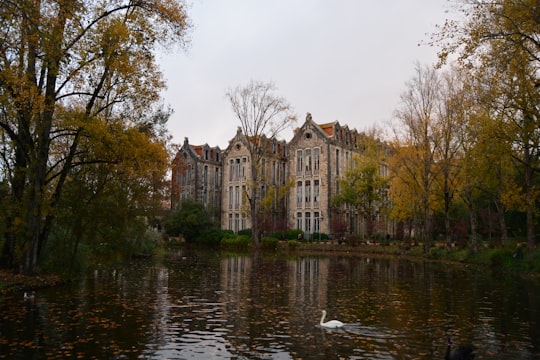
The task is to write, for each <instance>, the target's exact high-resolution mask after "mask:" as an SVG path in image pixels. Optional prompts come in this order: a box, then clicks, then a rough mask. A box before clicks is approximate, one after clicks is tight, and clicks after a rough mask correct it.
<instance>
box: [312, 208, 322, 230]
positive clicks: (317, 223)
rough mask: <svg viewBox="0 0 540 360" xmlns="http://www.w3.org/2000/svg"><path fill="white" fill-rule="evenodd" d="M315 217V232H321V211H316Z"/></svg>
mask: <svg viewBox="0 0 540 360" xmlns="http://www.w3.org/2000/svg"><path fill="white" fill-rule="evenodd" d="M313 217H314V220H315V222H314V224H313V232H318V233H320V232H321V218H320V215H319V212H314V213H313Z"/></svg>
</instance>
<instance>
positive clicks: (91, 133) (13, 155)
mask: <svg viewBox="0 0 540 360" xmlns="http://www.w3.org/2000/svg"><path fill="white" fill-rule="evenodd" d="M0 19H1V22H0V23H1V25H0V36H1V37H2V43H1V44H0V136H1V137H2V148H1V149H0V171H1V172H0V175H1V181H2V182H3V183H4V184H6V185H5V187H6V188H7V192H8V194H7V196H6V197H5V200H4V201H6V204H7V205H3V206H5V207H6V208H7V211H6V213H5V214H4V218H3V219H2V220H3V222H4V223H5V230H4V234H3V238H4V239H3V240H4V241H3V248H2V261H1V263H2V265H3V266H8V267H12V268H14V269H17V270H19V271H22V272H25V273H33V272H35V271H36V268H37V264H38V260H39V258H40V255H41V254H42V252H43V249H44V247H45V245H46V243H47V240H48V238H49V235H50V233H51V230H52V227H53V224H54V220H55V218H56V215H57V210H58V205H59V204H60V202H61V201H62V200H63V197H64V191H65V189H66V187H67V186H68V184H69V183H70V182H72V181H74V179H75V178H77V176H82V177H79V180H82V181H85V182H88V185H92V184H94V185H97V184H99V181H97V180H96V176H97V177H99V176H100V175H99V174H100V171H99V170H98V169H99V168H100V165H102V166H108V169H107V171H106V175H104V176H107V177H109V178H121V177H122V176H123V177H125V178H124V179H125V180H126V179H127V180H129V181H133V182H134V183H137V182H140V181H141V177H140V175H141V173H142V172H145V175H144V176H143V177H144V178H145V179H147V180H149V179H152V178H153V179H154V180H155V179H156V177H155V176H154V177H152V176H150V177H148V176H147V175H148V174H154V175H156V176H162V175H163V173H164V172H163V169H164V164H166V161H165V159H164V157H163V153H162V149H164V146H165V144H164V142H165V141H166V138H165V137H163V132H160V127H161V126H162V125H163V120H165V121H166V119H167V117H168V116H165V117H163V116H159V114H160V112H161V113H163V112H162V111H161V110H160V109H159V106H158V104H159V99H160V95H159V93H160V91H161V89H162V88H163V87H164V85H165V84H164V81H163V79H162V76H161V73H160V72H159V69H158V68H157V65H156V62H155V55H154V50H155V49H156V48H157V47H158V46H168V45H172V44H180V45H185V41H186V39H187V30H188V29H189V22H188V17H187V13H186V6H185V4H184V3H183V2H181V1H180V0H178V1H176V0H155V1H148V0H135V1H126V0H107V1H80V0H67V1H39V0H23V1H9V0H8V1H5V0H3V1H2V6H1V7H0ZM155 151H157V152H159V153H160V154H159V155H158V156H155V157H154V156H147V155H148V154H149V153H152V152H154V155H156V153H155ZM83 168H86V170H83ZM90 169H91V170H90ZM94 170H95V171H96V172H94ZM85 172H86V173H85ZM101 180H104V179H103V178H102V179H101Z"/></svg>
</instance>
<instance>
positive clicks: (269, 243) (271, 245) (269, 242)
mask: <svg viewBox="0 0 540 360" xmlns="http://www.w3.org/2000/svg"><path fill="white" fill-rule="evenodd" d="M278 246H279V240H278V239H276V238H273V237H267V236H265V237H263V238H262V239H261V248H262V249H265V250H276V249H277V248H278Z"/></svg>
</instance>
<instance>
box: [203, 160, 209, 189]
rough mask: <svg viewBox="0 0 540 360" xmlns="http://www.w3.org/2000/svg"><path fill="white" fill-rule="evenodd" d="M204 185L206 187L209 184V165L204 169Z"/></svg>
mask: <svg viewBox="0 0 540 360" xmlns="http://www.w3.org/2000/svg"><path fill="white" fill-rule="evenodd" d="M203 185H204V187H207V186H208V165H204V169H203Z"/></svg>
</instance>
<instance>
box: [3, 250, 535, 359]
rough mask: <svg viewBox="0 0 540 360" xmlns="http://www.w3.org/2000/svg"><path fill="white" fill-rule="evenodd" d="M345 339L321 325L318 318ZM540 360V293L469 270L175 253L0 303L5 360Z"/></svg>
mask: <svg viewBox="0 0 540 360" xmlns="http://www.w3.org/2000/svg"><path fill="white" fill-rule="evenodd" d="M323 309H325V310H326V311H327V312H328V319H339V320H340V321H342V322H344V323H345V326H344V327H342V328H339V329H336V330H329V329H324V328H321V327H320V326H319V325H318V324H319V321H320V317H321V310H323ZM449 337H450V338H451V339H452V342H453V344H454V346H458V345H460V344H463V343H466V342H467V343H472V344H473V345H474V347H475V348H476V350H475V351H476V358H475V359H539V358H540V286H539V285H538V284H535V283H533V282H529V281H527V280H523V279H515V278H506V277H504V276H500V275H497V274H491V273H488V274H486V273H485V272H480V271H479V270H478V269H474V268H466V267H465V266H456V265H452V266H451V265H445V264H439V263H429V262H419V261H409V260H405V259H399V258H393V259H389V258H373V257H367V256H365V255H359V256H350V255H347V256H337V255H329V256H314V255H310V256H302V255H290V254H289V255H274V254H272V255H268V254H260V255H259V256H253V255H238V254H232V253H220V252H217V251H203V250H193V249H189V248H182V249H178V250H175V252H174V253H172V254H170V256H167V257H164V258H163V259H151V260H141V261H136V262H133V263H132V264H130V265H129V266H125V267H121V268H118V269H108V270H94V271H92V272H91V273H90V274H89V275H88V276H87V277H85V279H84V280H82V281H80V282H76V283H72V284H70V285H66V286H61V287H55V288H50V289H43V290H40V291H38V292H37V293H36V294H35V298H34V299H30V300H24V299H23V294H13V295H10V296H5V297H3V298H0V358H6V359H65V358H80V359H444V356H445V352H446V348H447V340H448V338H449Z"/></svg>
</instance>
